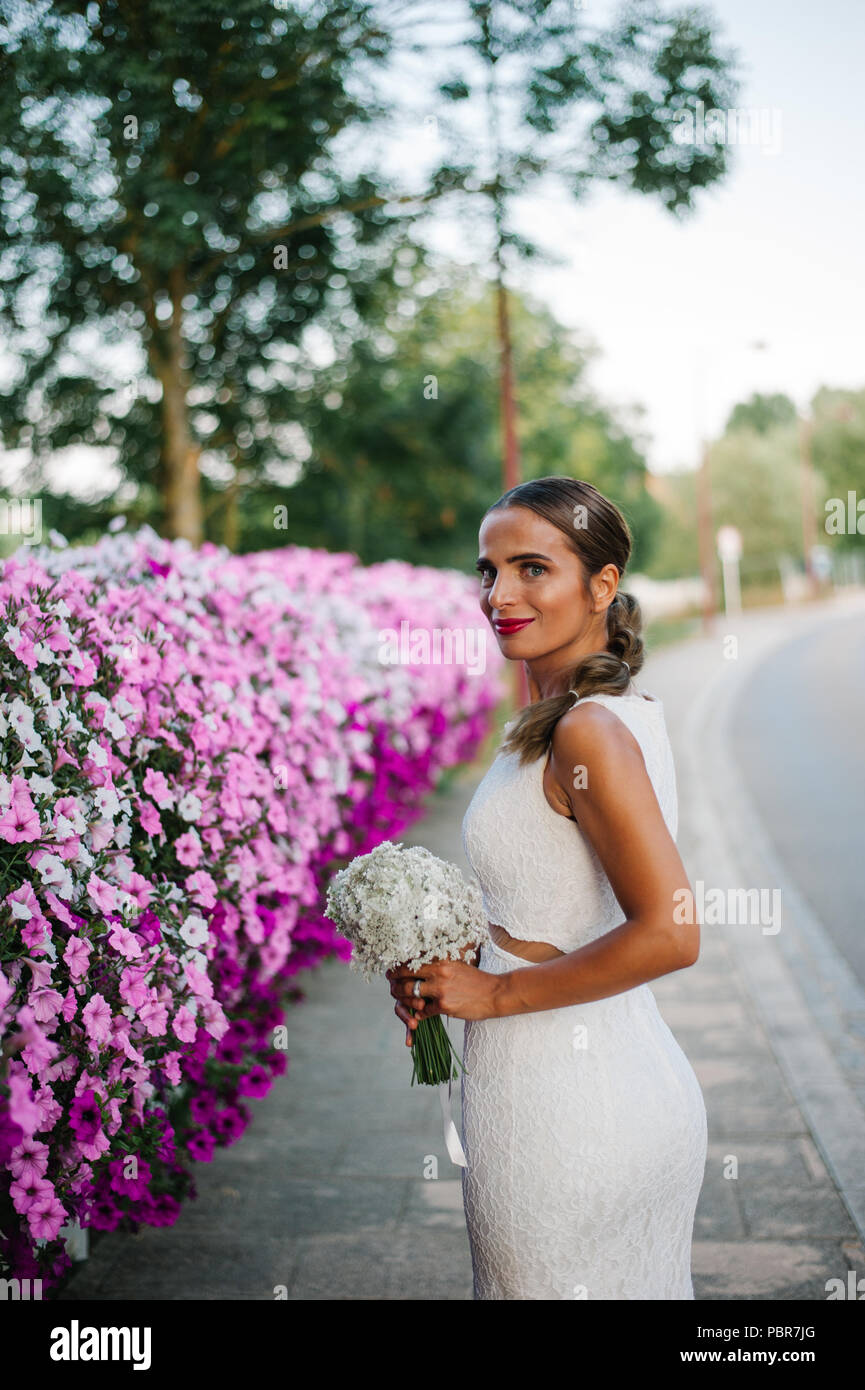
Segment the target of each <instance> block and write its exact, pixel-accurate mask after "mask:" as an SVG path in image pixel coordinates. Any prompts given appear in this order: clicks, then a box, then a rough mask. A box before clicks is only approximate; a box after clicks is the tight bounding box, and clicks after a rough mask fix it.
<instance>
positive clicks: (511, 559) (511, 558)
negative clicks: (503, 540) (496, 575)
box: [478, 553, 553, 565]
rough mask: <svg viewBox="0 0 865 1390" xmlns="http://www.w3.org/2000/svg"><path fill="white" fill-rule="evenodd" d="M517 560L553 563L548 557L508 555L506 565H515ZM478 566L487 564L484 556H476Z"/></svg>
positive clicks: (530, 554)
mask: <svg viewBox="0 0 865 1390" xmlns="http://www.w3.org/2000/svg"><path fill="white" fill-rule="evenodd" d="M517 560H546V561H547V562H548V563H549V564H553V561H552V560H551V559H550V557H549V555H535V554H532V553H529V554H526V555H509V556H508V564H509V565H513V564H515V563H516V561H517ZM478 564H479V565H486V564H489V561H488V560H487V557H486V555H480V556H478Z"/></svg>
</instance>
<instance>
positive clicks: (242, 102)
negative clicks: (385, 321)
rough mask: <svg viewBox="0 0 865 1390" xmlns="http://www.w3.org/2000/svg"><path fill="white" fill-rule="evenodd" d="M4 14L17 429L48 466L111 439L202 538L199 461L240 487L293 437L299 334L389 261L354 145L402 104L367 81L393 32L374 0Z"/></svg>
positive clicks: (12, 404)
mask: <svg viewBox="0 0 865 1390" xmlns="http://www.w3.org/2000/svg"><path fill="white" fill-rule="evenodd" d="M0 21H2V28H0V61H2V78H3V80H2V84H0V131H2V137H0V225H2V228H3V231H4V232H5V240H6V243H7V245H6V249H5V251H4V252H3V254H2V258H0V289H2V298H0V324H2V325H3V326H4V327H5V328H6V330H7V332H8V334H9V346H10V348H11V350H12V351H13V352H14V353H16V354H17V358H18V371H17V376H16V379H15V380H14V382H13V384H12V385H11V387H10V388H9V389H8V390H7V391H6V392H5V393H4V394H3V395H2V396H0V437H2V438H3V440H4V442H5V443H6V444H7V445H8V446H9V447H25V448H29V450H30V451H31V452H32V455H33V458H34V460H35V463H34V469H33V470H32V472H33V474H34V475H36V476H37V482H36V486H38V485H39V484H38V476H40V475H41V472H42V469H43V465H44V462H45V460H46V458H47V457H48V456H49V455H50V454H52V453H53V452H54V451H57V450H62V449H63V448H64V447H66V446H67V445H70V444H78V443H83V444H89V445H93V446H97V447H100V446H101V447H105V448H107V449H113V450H114V451H115V453H116V455H117V457H119V458H121V459H122V460H123V469H124V472H125V473H126V475H127V476H129V477H131V478H133V479H134V480H135V482H136V483H137V484H138V486H139V487H140V488H141V489H143V490H144V491H145V493H146V492H147V490H150V493H151V497H150V502H151V503H152V502H153V501H155V500H156V499H157V498H158V499H161V501H162V503H163V512H164V525H165V528H166V529H167V531H168V533H169V534H171V535H175V536H177V535H183V536H186V537H187V538H188V539H190V540H192V541H193V542H196V543H197V542H198V541H199V540H200V539H201V537H202V535H203V533H204V516H203V510H202V499H201V495H200V489H199V471H200V470H202V471H203V472H204V473H205V475H207V476H208V478H209V479H210V480H211V482H212V484H213V486H212V487H211V488H210V495H211V498H213V499H215V500H216V501H221V500H223V499H224V498H226V497H229V498H230V497H231V496H232V495H233V494H232V489H233V487H235V486H236V484H237V483H238V482H239V481H240V480H242V479H243V478H244V477H245V476H246V475H247V474H253V473H255V472H256V471H258V470H260V469H261V468H262V467H264V466H265V465H266V463H267V461H268V460H269V459H273V458H277V459H278V458H280V457H281V456H282V454H283V453H284V451H285V448H286V438H285V430H286V427H287V426H289V425H290V424H291V422H292V419H293V417H292V407H291V391H290V389H286V376H287V374H288V375H290V373H291V357H292V355H296V353H294V354H293V351H292V350H293V349H296V348H297V344H298V343H299V342H300V340H301V338H302V336H303V334H304V331H305V330H306V328H307V327H308V325H309V324H310V323H312V322H314V321H315V320H316V318H317V317H318V316H320V315H321V314H322V313H323V312H324V310H325V308H326V307H329V308H330V309H331V310H333V311H337V310H339V311H341V312H342V313H344V314H346V315H354V316H355V317H356V318H357V317H360V318H362V316H363V314H364V312H365V303H366V299H367V297H368V294H369V287H370V284H371V282H372V281H373V280H374V279H375V276H376V275H378V274H380V273H384V274H387V268H388V265H389V260H390V254H389V253H390V252H391V251H392V246H393V235H392V234H393V231H394V227H393V220H392V219H391V218H389V217H388V216H387V215H386V214H385V213H384V212H383V211H382V207H383V204H384V203H385V202H386V201H388V197H387V196H386V192H385V190H383V189H382V188H381V187H379V186H378V185H377V183H376V181H375V180H374V179H373V178H371V177H369V176H367V175H366V174H362V173H361V174H355V175H354V176H348V175H347V174H346V173H345V172H343V171H342V170H341V169H340V168H339V167H338V161H337V160H336V158H335V155H334V145H335V142H336V141H337V137H339V136H340V134H341V133H342V132H344V131H345V130H346V129H347V128H348V127H349V126H352V127H355V126H358V125H361V124H363V123H368V122H372V121H373V120H375V119H376V118H379V117H380V116H381V114H382V111H383V110H384V109H385V108H384V107H383V105H382V104H381V103H380V102H379V101H378V100H377V99H375V98H373V97H370V95H369V92H368V91H367V90H364V89H363V84H364V82H365V81H366V77H365V75H366V74H367V73H371V72H372V70H374V69H375V68H376V67H378V66H380V65H381V64H383V63H384V62H385V60H386V58H387V56H388V52H389V48H390V37H389V35H388V33H387V32H386V31H385V29H383V28H382V27H381V25H380V23H379V22H378V19H377V17H376V15H375V14H374V13H373V11H372V10H371V8H370V7H369V6H368V5H367V4H364V3H362V0H337V3H311V4H306V5H300V6H288V5H284V4H278V5H277V4H274V5H269V4H263V3H262V0H235V3H233V4H232V6H231V7H230V12H229V10H228V7H221V6H219V5H214V4H213V3H212V0H184V3H183V4H182V5H181V6H177V5H173V4H168V3H165V2H164V0H158V3H155V2H154V0H95V2H94V0H90V2H89V3H88V2H87V0H51V3H50V5H49V4H46V3H45V0H37V2H36V3H32V4H30V3H27V4H22V3H21V2H20V0H0ZM350 73H352V74H353V75H354V77H355V79H356V82H355V83H354V84H350V82H349V74H350ZM367 85H369V84H368V83H367ZM446 182H447V175H442V176H441V179H439V180H437V179H436V178H435V177H434V178H433V179H432V182H431V188H430V196H434V195H435V194H436V192H438V191H439V190H440V186H442V184H446ZM415 201H416V200H415ZM400 234H401V235H402V232H400ZM130 348H132V349H134V351H133V352H132V354H131V356H128V357H127V359H126V363H127V364H126V365H124V362H123V358H122V356H121V355H120V352H118V354H117V356H115V357H114V358H113V359H112V358H111V357H110V356H109V354H107V353H106V352H105V349H122V350H124V351H127V352H128V351H129V349H130ZM136 375H137V376H138V382H137V383H136V382H135V381H134V380H130V378H134V377H135V376H136Z"/></svg>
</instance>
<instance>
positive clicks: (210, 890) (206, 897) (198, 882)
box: [186, 869, 216, 907]
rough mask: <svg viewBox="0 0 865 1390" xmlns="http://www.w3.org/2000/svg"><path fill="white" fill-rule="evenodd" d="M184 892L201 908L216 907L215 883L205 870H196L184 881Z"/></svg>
mask: <svg viewBox="0 0 865 1390" xmlns="http://www.w3.org/2000/svg"><path fill="white" fill-rule="evenodd" d="M186 891H187V892H188V893H191V894H192V896H193V898H194V899H195V901H196V902H197V903H199V904H200V905H201V907H215V906H216V881H215V879H213V878H211V876H210V874H209V873H207V871H206V870H205V869H197V870H196V872H195V873H194V874H190V875H189V877H188V878H187V880H186Z"/></svg>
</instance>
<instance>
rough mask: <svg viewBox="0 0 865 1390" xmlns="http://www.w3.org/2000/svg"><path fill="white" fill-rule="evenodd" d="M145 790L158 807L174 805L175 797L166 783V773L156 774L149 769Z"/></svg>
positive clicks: (146, 774) (145, 776) (145, 775)
mask: <svg viewBox="0 0 865 1390" xmlns="http://www.w3.org/2000/svg"><path fill="white" fill-rule="evenodd" d="M144 790H145V791H146V793H147V795H148V796H152V797H153V800H154V801H155V802H156V804H157V806H159V807H161V808H165V807H166V806H173V805H174V801H175V795H174V792H173V791H172V790H171V787H170V786H169V785H168V782H167V781H166V778H165V773H164V772H156V771H155V770H154V769H153V768H152V767H149V768H148V769H147V771H146V772H145V774H144Z"/></svg>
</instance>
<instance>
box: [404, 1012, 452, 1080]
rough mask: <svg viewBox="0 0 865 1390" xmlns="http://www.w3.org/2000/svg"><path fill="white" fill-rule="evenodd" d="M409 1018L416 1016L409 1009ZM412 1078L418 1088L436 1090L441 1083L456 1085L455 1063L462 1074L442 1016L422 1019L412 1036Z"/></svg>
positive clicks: (435, 1015)
mask: <svg viewBox="0 0 865 1390" xmlns="http://www.w3.org/2000/svg"><path fill="white" fill-rule="evenodd" d="M411 1012H412V1016H413V1017H414V1016H415V1012H414V1009H412V1011H411ZM411 1051H412V1063H413V1070H412V1077H411V1084H412V1085H414V1083H415V1081H417V1083H418V1085H420V1086H439V1085H441V1083H442V1082H443V1081H456V1080H458V1079H459V1072H458V1071H457V1069H456V1066H455V1065H454V1063H458V1064H459V1066H460V1067H462V1069H463V1071H465V1067H464V1066H463V1062H462V1058H461V1057H460V1056H459V1054H458V1053H457V1051H456V1048H455V1047H454V1045H453V1043H452V1042H451V1040H450V1036H449V1034H448V1031H447V1029H446V1028H445V1025H444V1020H443V1018H442V1016H441V1014H434V1015H433V1017H432V1018H422V1019H421V1021H420V1023H419V1024H418V1026H417V1028H416V1029H415V1030H414V1033H413V1036H412V1048H411Z"/></svg>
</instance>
